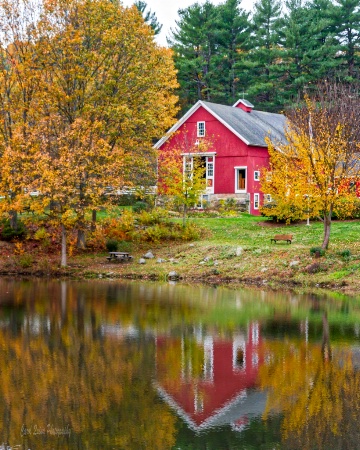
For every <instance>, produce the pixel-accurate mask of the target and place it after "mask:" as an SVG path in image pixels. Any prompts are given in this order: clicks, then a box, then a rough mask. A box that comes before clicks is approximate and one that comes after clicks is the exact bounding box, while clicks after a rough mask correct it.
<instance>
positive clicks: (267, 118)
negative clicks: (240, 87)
mask: <svg viewBox="0 0 360 450" xmlns="http://www.w3.org/2000/svg"><path fill="white" fill-rule="evenodd" d="M203 104H204V105H206V106H207V108H209V110H211V111H212V112H213V113H214V114H216V115H217V116H218V117H219V118H220V119H222V120H223V121H224V122H226V123H227V125H228V126H230V127H231V128H232V129H233V130H234V131H235V132H236V133H238V134H239V135H241V136H242V137H243V138H244V139H245V140H246V141H247V142H248V143H249V145H256V146H260V147H265V146H266V143H265V138H266V137H270V139H271V140H272V141H273V142H274V143H275V144H276V143H286V138H285V127H286V118H285V116H284V115H282V114H275V113H269V112H263V111H257V110H252V111H251V112H250V113H248V112H245V111H243V110H242V109H241V108H234V107H233V106H225V105H218V104H217V103H210V102H204V101H203Z"/></svg>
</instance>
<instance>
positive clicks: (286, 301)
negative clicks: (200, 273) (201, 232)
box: [0, 279, 360, 450]
mask: <svg viewBox="0 0 360 450" xmlns="http://www.w3.org/2000/svg"><path fill="white" fill-rule="evenodd" d="M0 293H1V294H0V361H1V365H0V433H1V435H0V449H8V450H10V449H12V450H13V449H24V450H53V449H61V450H64V449H89V450H93V449H94V450H95V449H106V450H110V449H111V450H112V449H126V450H128V449H134V450H140V449H146V450H153V449H154V450H155V449H182V450H184V449H187V450H189V449H195V450H201V449H204V450H205V449H207V450H211V449H214V450H222V449H236V450H238V449H244V450H245V449H246V450H250V449H269V450H270V449H291V450H294V449H302V450H304V449H317V450H319V449H325V448H326V449H332V450H334V449H356V448H358V443H359V442H360V427H359V425H358V424H359V419H360V345H359V339H360V302H359V301H356V300H351V299H348V298H345V297H342V296H340V295H337V294H334V293H328V294H324V295H315V294H313V295H309V294H308V295H300V294H294V293H291V292H281V293H279V292H271V291H262V290H258V289H257V290H249V289H244V290H230V289H227V288H223V287H218V288H212V287H204V286H185V285H181V284H165V283H164V284H160V283H154V284H152V283H140V282H122V281H102V280H101V281H89V282H74V281H39V280H33V281H13V280H6V279H0Z"/></svg>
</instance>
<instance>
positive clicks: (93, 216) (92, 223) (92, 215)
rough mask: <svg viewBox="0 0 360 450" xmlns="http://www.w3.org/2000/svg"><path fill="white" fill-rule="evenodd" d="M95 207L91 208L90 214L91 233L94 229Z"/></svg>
mask: <svg viewBox="0 0 360 450" xmlns="http://www.w3.org/2000/svg"><path fill="white" fill-rule="evenodd" d="M96 212H97V211H96V209H93V210H92V214H91V232H92V233H93V232H94V231H95V230H96Z"/></svg>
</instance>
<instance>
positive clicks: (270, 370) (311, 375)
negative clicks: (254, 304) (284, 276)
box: [260, 312, 360, 450]
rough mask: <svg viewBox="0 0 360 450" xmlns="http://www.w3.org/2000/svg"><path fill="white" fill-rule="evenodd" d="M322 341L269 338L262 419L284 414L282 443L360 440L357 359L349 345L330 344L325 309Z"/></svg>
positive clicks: (341, 445)
mask: <svg viewBox="0 0 360 450" xmlns="http://www.w3.org/2000/svg"><path fill="white" fill-rule="evenodd" d="M322 323H323V337H322V342H321V343H318V344H311V343H309V342H307V341H306V340H301V341H299V340H295V339H292V340H290V339H287V340H285V341H282V342H279V341H272V342H271V341H267V342H266V343H265V344H264V351H265V353H267V355H268V360H269V363H268V364H267V365H264V366H262V368H261V370H260V384H261V388H262V389H265V390H267V391H268V402H267V407H266V411H265V413H264V418H265V419H266V418H267V417H269V415H270V414H271V413H274V412H276V413H281V414H283V421H282V436H283V444H284V448H287V449H294V450H296V449H301V450H312V449H313V450H321V449H331V450H335V449H349V450H353V449H356V448H358V445H359V442H360V429H359V420H360V371H359V361H358V360H357V358H356V352H354V351H353V350H352V349H351V348H350V347H349V346H348V347H346V346H342V347H341V349H340V348H331V346H330V332H329V324H328V320H327V313H326V312H324V313H323V319H322Z"/></svg>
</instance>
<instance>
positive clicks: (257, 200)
mask: <svg viewBox="0 0 360 450" xmlns="http://www.w3.org/2000/svg"><path fill="white" fill-rule="evenodd" d="M259 207H260V194H259V193H258V192H254V209H259Z"/></svg>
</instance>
